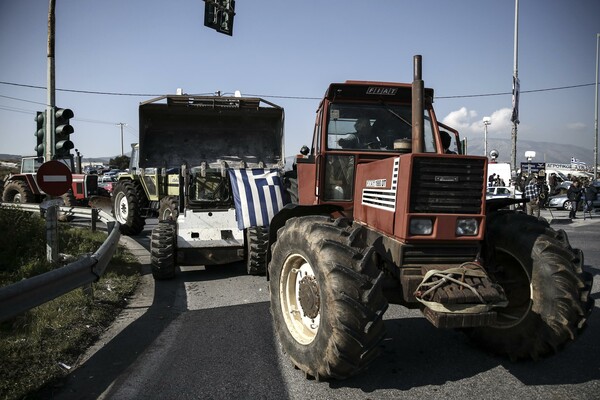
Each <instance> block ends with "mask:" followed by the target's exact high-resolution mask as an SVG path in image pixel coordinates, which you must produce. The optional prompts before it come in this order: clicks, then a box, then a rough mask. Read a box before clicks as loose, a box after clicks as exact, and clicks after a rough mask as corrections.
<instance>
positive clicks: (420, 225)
mask: <svg viewBox="0 0 600 400" xmlns="http://www.w3.org/2000/svg"><path fill="white" fill-rule="evenodd" d="M431 232H433V222H432V220H431V219H429V218H413V219H411V220H410V234H411V235H431Z"/></svg>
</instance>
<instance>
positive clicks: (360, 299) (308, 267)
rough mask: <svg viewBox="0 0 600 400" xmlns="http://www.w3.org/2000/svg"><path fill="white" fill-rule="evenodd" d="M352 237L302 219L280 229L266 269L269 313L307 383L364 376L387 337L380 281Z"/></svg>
mask: <svg viewBox="0 0 600 400" xmlns="http://www.w3.org/2000/svg"><path fill="white" fill-rule="evenodd" d="M357 229H360V228H356V229H354V228H352V226H351V225H349V224H348V223H347V221H346V223H344V222H343V221H342V223H340V221H339V220H338V221H335V222H334V221H332V220H331V219H330V218H328V217H315V216H311V217H300V218H292V219H290V220H289V221H287V223H286V225H285V226H284V227H283V228H280V229H279V232H278V235H277V236H278V237H277V241H276V242H275V244H274V245H273V251H272V254H273V255H272V259H271V262H270V263H269V274H270V281H269V285H270V292H271V313H272V315H273V321H274V325H275V331H276V332H277V335H278V337H279V340H280V342H281V344H282V347H283V350H284V351H285V352H286V353H287V354H288V356H289V357H290V358H291V359H292V362H293V363H294V364H295V365H296V366H297V367H298V368H299V369H301V370H302V371H304V373H305V374H306V376H307V377H308V376H312V377H314V378H315V379H317V380H321V379H329V378H336V379H344V378H348V377H350V376H352V375H355V374H357V373H358V372H360V371H362V370H363V369H364V368H366V367H367V366H368V365H369V364H370V363H371V362H372V361H373V360H374V359H376V358H377V356H378V355H379V353H380V350H381V349H380V344H381V341H382V340H383V339H384V337H385V326H384V323H383V319H382V318H383V314H384V313H385V310H386V309H387V306H388V303H387V300H386V298H385V297H384V296H383V293H382V287H381V286H382V282H383V273H382V272H381V271H380V270H379V269H378V268H377V266H376V263H375V260H374V258H375V257H374V252H373V248H372V247H367V248H363V247H362V246H360V245H359V244H358V241H357V240H355V239H357V238H358V236H359V235H357Z"/></svg>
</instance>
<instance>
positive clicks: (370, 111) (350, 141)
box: [327, 103, 435, 152]
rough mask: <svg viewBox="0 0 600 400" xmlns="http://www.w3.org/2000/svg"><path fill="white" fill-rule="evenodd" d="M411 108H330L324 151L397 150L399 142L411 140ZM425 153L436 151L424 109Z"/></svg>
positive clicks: (374, 106)
mask: <svg viewBox="0 0 600 400" xmlns="http://www.w3.org/2000/svg"><path fill="white" fill-rule="evenodd" d="M411 120H412V110H411V107H410V105H408V104H406V105H397V104H396V105H387V104H356V103H352V104H345V103H333V104H331V106H330V107H329V115H328V122H327V148H328V149H329V150H344V149H353V150H358V149H360V150H361V151H362V150H375V151H390V152H397V151H398V148H399V146H398V143H399V142H402V141H403V140H404V141H410V140H411V138H412V133H411V130H412V125H411ZM424 125H425V142H424V143H425V144H424V147H425V148H424V151H425V152H434V151H435V141H434V139H433V129H432V125H431V118H430V116H429V112H428V111H427V110H425V124H424Z"/></svg>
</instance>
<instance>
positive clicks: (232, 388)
mask: <svg viewBox="0 0 600 400" xmlns="http://www.w3.org/2000/svg"><path fill="white" fill-rule="evenodd" d="M543 215H544V216H546V217H548V218H549V219H552V225H553V226H554V227H555V228H556V229H564V230H565V231H566V232H567V233H568V234H569V239H570V241H571V244H572V245H573V246H574V247H579V248H581V249H582V250H583V251H584V253H585V261H586V262H585V263H586V265H587V267H588V268H589V270H590V271H592V272H593V273H594V275H595V279H594V287H593V291H592V293H593V297H594V299H596V300H597V299H598V298H600V282H599V278H598V277H597V276H598V275H599V274H600V246H598V239H599V238H600V214H599V215H598V217H597V218H594V219H592V220H589V219H588V220H586V221H583V220H582V219H577V220H574V221H573V222H571V221H569V220H568V219H566V218H565V217H566V212H564V211H553V212H552V215H550V213H549V212H548V211H543ZM149 222H151V221H149ZM151 227H152V225H151V224H149V225H148V226H147V229H146V230H145V231H144V232H143V234H142V235H140V236H139V237H136V238H135V240H132V239H126V240H127V243H128V246H129V247H130V248H131V249H132V250H133V251H134V253H135V254H136V255H138V257H139V258H140V260H141V261H142V262H143V263H146V264H147V263H148V262H149V254H148V248H149V238H148V236H149V233H150V228H151ZM144 271H145V275H144V276H143V284H142V285H141V288H140V290H139V292H138V293H137V294H136V296H135V297H134V298H133V299H130V302H129V306H128V307H127V309H126V310H124V312H123V314H122V315H121V316H120V317H119V318H118V319H117V321H116V322H115V324H114V325H113V326H112V327H111V328H110V329H109V330H108V331H107V332H106V335H105V336H104V337H103V338H102V339H101V340H100V342H99V343H98V344H97V345H96V346H95V347H94V348H93V349H91V350H90V352H89V354H87V355H86V356H85V357H84V358H83V359H82V360H81V362H80V365H79V366H78V367H77V368H76V369H75V370H74V371H73V372H72V373H71V375H70V376H69V379H68V381H67V382H66V384H65V385H64V386H63V387H61V388H58V389H57V393H55V395H54V396H53V397H52V398H55V399H146V398H148V399H150V398H151V399H344V400H353V399H398V398H403V399H419V400H421V399H423V398H434V399H440V398H444V399H598V398H600V362H599V361H598V360H600V344H599V342H598V340H597V336H598V333H599V332H600V311H599V310H598V309H597V308H598V307H599V306H600V303H597V305H596V307H595V308H596V309H595V311H594V312H593V313H592V315H591V318H590V319H589V320H588V329H587V330H586V331H585V332H584V334H583V335H582V336H581V337H580V338H579V340H577V341H576V342H574V343H571V344H570V345H569V346H567V347H566V349H565V350H564V351H562V352H560V353H559V354H557V355H555V356H553V357H550V358H547V359H543V360H539V361H536V362H533V361H532V362H519V363H513V362H510V361H508V360H506V359H503V358H498V357H495V356H491V355H488V354H485V353H483V352H481V351H479V350H477V349H476V348H474V347H471V346H470V344H469V343H468V340H467V339H466V337H465V336H463V335H462V334H461V333H460V332H457V331H452V330H440V329H436V328H434V327H433V326H432V325H431V324H429V323H428V322H427V321H426V320H425V319H424V318H423V317H421V314H420V312H418V311H414V310H413V311H410V310H406V309H404V308H403V307H400V306H390V309H389V310H388V311H387V312H386V315H385V324H386V328H387V331H388V336H387V339H386V340H385V342H384V352H383V355H382V356H381V357H380V358H379V359H378V360H377V361H376V362H375V363H374V364H373V365H372V366H371V367H370V369H369V370H368V371H366V372H365V373H363V374H362V375H360V376H357V377H354V378H351V379H348V380H345V381H332V382H316V381H314V380H307V379H305V378H304V375H303V373H302V372H301V371H299V370H296V369H294V368H293V366H292V365H291V363H290V362H289V360H288V358H287V357H286V356H285V355H283V354H282V353H281V351H280V348H279V345H278V343H277V340H276V337H275V336H274V334H273V331H272V325H271V316H270V314H269V303H268V286H267V282H266V280H265V278H264V277H253V276H248V275H246V274H245V267H244V265H242V264H233V265H228V266H222V267H218V268H215V269H209V270H205V269H204V268H202V267H198V268H185V269H184V270H183V271H182V272H181V273H178V275H177V277H176V279H174V280H172V281H167V282H157V283H156V284H155V283H154V281H153V279H152V276H151V275H150V273H149V267H148V266H147V265H146V266H145V267H144Z"/></svg>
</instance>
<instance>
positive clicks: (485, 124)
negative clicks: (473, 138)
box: [483, 117, 492, 157]
mask: <svg viewBox="0 0 600 400" xmlns="http://www.w3.org/2000/svg"><path fill="white" fill-rule="evenodd" d="M491 124H492V119H491V118H490V117H483V155H484V156H486V157H487V155H488V154H487V127H488V125H491Z"/></svg>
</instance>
